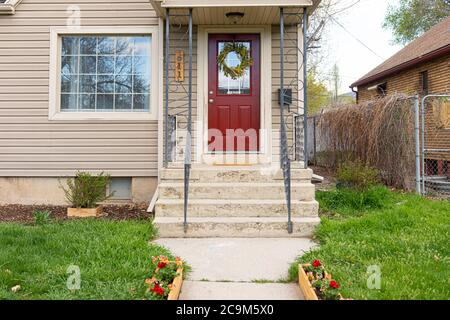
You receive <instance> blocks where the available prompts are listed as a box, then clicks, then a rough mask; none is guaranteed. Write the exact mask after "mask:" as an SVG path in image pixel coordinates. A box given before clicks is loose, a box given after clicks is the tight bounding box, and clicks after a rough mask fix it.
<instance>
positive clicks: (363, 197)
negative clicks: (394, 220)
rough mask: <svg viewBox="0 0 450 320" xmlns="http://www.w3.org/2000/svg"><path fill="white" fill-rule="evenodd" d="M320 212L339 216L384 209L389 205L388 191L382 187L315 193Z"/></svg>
mask: <svg viewBox="0 0 450 320" xmlns="http://www.w3.org/2000/svg"><path fill="white" fill-rule="evenodd" d="M317 199H318V201H319V202H320V207H321V210H322V211H326V212H331V211H333V212H337V213H339V214H345V213H350V214H351V213H353V212H348V211H363V210H372V209H381V208H385V207H387V206H388V205H390V204H391V202H392V201H390V193H389V190H388V189H387V188H386V187H384V186H375V187H370V188H368V189H366V190H356V189H351V188H340V189H336V190H332V191H328V192H317Z"/></svg>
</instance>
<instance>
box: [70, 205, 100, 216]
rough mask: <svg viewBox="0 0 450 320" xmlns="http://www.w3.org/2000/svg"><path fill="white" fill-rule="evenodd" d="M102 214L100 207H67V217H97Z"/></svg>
mask: <svg viewBox="0 0 450 320" xmlns="http://www.w3.org/2000/svg"><path fill="white" fill-rule="evenodd" d="M101 214H102V207H97V208H67V216H68V217H69V218H88V217H98V216H100V215H101Z"/></svg>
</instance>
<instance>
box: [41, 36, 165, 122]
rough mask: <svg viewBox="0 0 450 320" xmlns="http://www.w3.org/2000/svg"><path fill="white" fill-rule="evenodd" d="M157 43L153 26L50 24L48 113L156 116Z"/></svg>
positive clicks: (114, 117)
mask: <svg viewBox="0 0 450 320" xmlns="http://www.w3.org/2000/svg"><path fill="white" fill-rule="evenodd" d="M155 29H156V28H155ZM111 31H113V32H114V33H111ZM157 43H158V40H157V32H156V30H154V29H153V28H138V29H129V28H122V29H121V28H117V27H115V28H108V29H99V28H89V29H86V28H85V29H84V30H83V29H81V30H76V32H74V31H73V30H72V31H71V30H66V29H60V30H58V29H53V30H52V45H51V47H52V48H51V51H52V52H51V56H52V58H51V68H50V69H51V70H50V73H51V74H50V78H51V80H50V100H51V101H50V112H49V118H50V119H51V120H64V119H67V120H83V119H86V120H89V119H112V120H132V119H135V120H149V119H156V111H157V105H158V99H157V94H158V80H159V79H158V75H157V73H158V65H157V63H158V59H157V55H158V52H157V50H158V48H157Z"/></svg>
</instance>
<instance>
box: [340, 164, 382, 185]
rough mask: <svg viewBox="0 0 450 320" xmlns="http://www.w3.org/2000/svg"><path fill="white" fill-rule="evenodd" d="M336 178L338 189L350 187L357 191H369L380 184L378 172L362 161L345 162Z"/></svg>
mask: <svg viewBox="0 0 450 320" xmlns="http://www.w3.org/2000/svg"><path fill="white" fill-rule="evenodd" d="M336 178H337V180H338V187H350V188H355V189H357V190H367V189H369V188H371V187H373V186H375V185H377V184H379V183H380V173H379V172H378V170H377V169H375V168H372V167H370V166H368V165H366V164H364V163H363V162H362V161H360V160H356V161H350V160H347V161H345V162H344V163H343V164H341V165H340V166H339V168H338V170H337V173H336Z"/></svg>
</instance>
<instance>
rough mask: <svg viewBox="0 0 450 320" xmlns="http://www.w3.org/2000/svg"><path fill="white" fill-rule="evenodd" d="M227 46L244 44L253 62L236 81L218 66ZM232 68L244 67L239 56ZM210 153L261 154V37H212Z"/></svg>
mask: <svg viewBox="0 0 450 320" xmlns="http://www.w3.org/2000/svg"><path fill="white" fill-rule="evenodd" d="M227 42H239V43H242V44H244V45H245V46H246V47H247V49H248V50H249V52H250V55H251V57H252V59H253V64H252V65H251V67H249V68H247V70H246V72H245V74H244V75H243V76H242V77H240V78H238V79H232V78H231V77H227V76H225V74H224V73H223V71H221V70H219V68H218V65H217V56H218V55H219V54H220V52H221V51H222V50H223V47H224V45H225V44H226V43H227ZM226 62H227V65H228V66H230V67H233V66H236V65H238V64H239V63H240V60H239V57H238V56H237V55H236V54H235V53H229V54H228V56H227V58H226ZM208 78H209V79H208V84H209V85H208V129H209V130H208V147H209V148H208V149H209V151H258V150H259V129H260V40H259V35H258V34H210V35H209V40H208Z"/></svg>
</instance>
